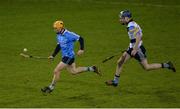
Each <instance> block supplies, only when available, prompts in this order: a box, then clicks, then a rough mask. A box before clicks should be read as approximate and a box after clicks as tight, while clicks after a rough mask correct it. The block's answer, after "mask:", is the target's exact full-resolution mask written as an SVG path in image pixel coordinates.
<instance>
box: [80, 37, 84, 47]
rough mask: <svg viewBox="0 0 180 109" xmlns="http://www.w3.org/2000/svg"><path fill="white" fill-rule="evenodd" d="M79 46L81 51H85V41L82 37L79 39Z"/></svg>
mask: <svg viewBox="0 0 180 109" xmlns="http://www.w3.org/2000/svg"><path fill="white" fill-rule="evenodd" d="M79 45H80V50H84V39H83V38H82V37H81V36H80V37H79Z"/></svg>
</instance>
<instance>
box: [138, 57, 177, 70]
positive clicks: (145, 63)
mask: <svg viewBox="0 0 180 109" xmlns="http://www.w3.org/2000/svg"><path fill="white" fill-rule="evenodd" d="M141 65H142V66H143V68H144V69H145V70H155V69H160V68H168V69H171V70H172V71H173V72H176V69H175V67H174V65H173V64H172V62H167V63H152V64H149V63H148V61H147V59H143V60H142V61H141Z"/></svg>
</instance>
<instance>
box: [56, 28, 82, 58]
mask: <svg viewBox="0 0 180 109" xmlns="http://www.w3.org/2000/svg"><path fill="white" fill-rule="evenodd" d="M79 37H80V36H79V35H77V34H75V33H73V32H70V31H68V30H65V31H64V32H63V33H62V34H57V41H58V43H59V44H60V48H61V52H62V57H65V56H66V57H69V58H74V57H75V53H74V42H75V41H77V40H79Z"/></svg>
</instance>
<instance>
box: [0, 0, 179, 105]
mask: <svg viewBox="0 0 180 109" xmlns="http://www.w3.org/2000/svg"><path fill="white" fill-rule="evenodd" d="M124 9H129V10H131V11H132V13H133V16H134V20H135V21H136V22H137V23H138V24H139V25H140V26H141V28H142V29H143V34H144V35H143V41H144V45H145V47H146V49H147V56H148V59H149V62H166V61H168V60H171V61H173V62H174V63H175V65H176V68H177V72H176V73H172V72H171V71H169V70H163V69H161V70H156V71H149V72H147V71H144V70H143V69H142V68H141V66H140V65H139V64H138V62H137V61H135V60H133V59H132V60H130V61H129V62H128V63H126V64H125V65H124V69H123V72H122V75H121V78H120V85H119V86H118V87H116V88H114V87H108V86H106V85H105V84H104V81H106V80H109V79H112V78H113V73H114V72H115V67H116V60H117V59H118V58H115V59H113V60H111V61H109V62H108V63H105V64H103V65H101V66H100V68H101V70H102V72H103V76H102V77H98V76H97V75H95V74H93V73H84V74H80V75H77V76H72V75H70V74H69V73H68V72H67V71H66V70H64V71H63V72H62V73H61V80H60V81H59V83H58V84H57V87H56V89H55V90H54V92H53V93H52V94H51V95H48V96H43V95H42V93H41V92H40V88H42V87H43V86H46V85H48V84H49V83H50V82H51V78H52V71H53V69H54V68H55V66H56V65H57V63H58V62H59V61H60V55H58V56H56V59H55V60H54V61H53V62H50V61H48V60H36V59H24V58H21V57H20V56H19V53H20V52H21V51H22V50H23V48H28V50H29V51H28V52H29V53H31V54H34V55H40V56H49V55H50V54H51V53H52V51H53V50H54V47H55V45H56V38H55V36H56V35H55V33H54V31H53V29H52V23H53V22H54V21H55V20H57V19H63V21H64V23H65V26H66V28H68V29H69V30H71V31H73V32H76V33H78V34H80V35H81V36H82V37H84V39H85V50H86V52H85V54H84V55H83V56H82V57H77V58H76V63H77V65H78V66H81V65H84V66H88V65H93V64H97V63H99V62H101V60H102V59H104V58H105V57H107V56H110V55H112V54H114V53H116V52H119V51H121V50H124V49H126V48H127V46H128V42H129V39H128V36H127V32H126V28H125V27H124V26H122V25H120V24H119V22H118V14H119V12H120V11H121V10H124ZM0 14H1V16H0V58H1V59H0V80H1V82H0V107H32V108H33V107H51V108H52V107H77V108H78V107H83V108H94V107H108V108H110V107H111V108H112V107H118V108H119V107H142V108H143V107H180V84H179V83H180V79H179V78H180V73H179V68H180V60H179V56H180V51H179V50H180V45H179V43H180V41H179V28H180V21H179V18H180V1H179V0H171V1H169V0H143V1H141V0H137V1H136V2H135V1H134V0H14V1H13V0H5V1H0ZM77 48H78V43H77V44H76V51H77Z"/></svg>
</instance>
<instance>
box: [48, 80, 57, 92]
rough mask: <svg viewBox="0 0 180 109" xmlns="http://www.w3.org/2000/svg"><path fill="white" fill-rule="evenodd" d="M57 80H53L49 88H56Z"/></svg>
mask: <svg viewBox="0 0 180 109" xmlns="http://www.w3.org/2000/svg"><path fill="white" fill-rule="evenodd" d="M55 84H56V83H55V82H54V81H53V82H52V83H51V84H50V85H49V88H50V89H51V90H53V89H54V88H55Z"/></svg>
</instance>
